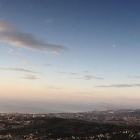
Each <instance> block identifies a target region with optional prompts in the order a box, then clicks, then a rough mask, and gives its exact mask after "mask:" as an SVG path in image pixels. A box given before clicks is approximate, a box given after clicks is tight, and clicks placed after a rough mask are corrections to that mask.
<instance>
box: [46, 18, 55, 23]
mask: <svg viewBox="0 0 140 140" xmlns="http://www.w3.org/2000/svg"><path fill="white" fill-rule="evenodd" d="M53 21H54V19H52V18H50V19H46V20H45V21H44V22H45V23H47V24H48V23H52V22H53Z"/></svg>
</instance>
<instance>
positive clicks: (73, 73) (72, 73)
mask: <svg viewBox="0 0 140 140" xmlns="http://www.w3.org/2000/svg"><path fill="white" fill-rule="evenodd" d="M58 73H60V74H70V75H77V74H78V73H75V72H58Z"/></svg>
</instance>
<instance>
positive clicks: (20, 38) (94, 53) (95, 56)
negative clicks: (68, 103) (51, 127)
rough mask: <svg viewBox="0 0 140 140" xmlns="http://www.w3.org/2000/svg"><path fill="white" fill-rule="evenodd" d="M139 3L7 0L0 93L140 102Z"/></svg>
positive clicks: (1, 22) (2, 16)
mask: <svg viewBox="0 0 140 140" xmlns="http://www.w3.org/2000/svg"><path fill="white" fill-rule="evenodd" d="M139 7H140V0H133V1H132V0H117V1H116V0H104V1H103V0H59V1H58V0H41V1H40V0H1V1H0V49H1V51H0V76H1V79H2V80H1V81H0V84H1V87H0V88H1V93H0V95H1V97H3V98H7V97H8V96H9V97H10V98H14V97H19V98H23V97H24V98H25V99H26V98H28V99H32V98H35V99H36V100H38V98H41V97H42V98H41V99H42V100H44V99H46V100H47V99H48V100H50V101H51V100H56V101H57V99H64V100H73V99H74V98H75V99H77V100H79V99H81V100H84V98H85V97H90V99H92V98H93V99H95V98H99V99H102V98H106V99H110V98H115V99H116V98H117V99H123V98H129V99H136V98H138V99H140V95H139V87H140V73H139V72H140V66H139V62H140V57H139V52H140V28H139V27H140V16H139V15H140V8H139ZM17 83H18V86H17ZM85 102H86V101H85ZM87 102H88V100H87Z"/></svg>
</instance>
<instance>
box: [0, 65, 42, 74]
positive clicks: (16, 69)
mask: <svg viewBox="0 0 140 140" xmlns="http://www.w3.org/2000/svg"><path fill="white" fill-rule="evenodd" d="M0 69H1V70H9V71H18V72H28V73H36V74H42V73H40V72H35V71H31V70H27V69H22V68H3V67H0Z"/></svg>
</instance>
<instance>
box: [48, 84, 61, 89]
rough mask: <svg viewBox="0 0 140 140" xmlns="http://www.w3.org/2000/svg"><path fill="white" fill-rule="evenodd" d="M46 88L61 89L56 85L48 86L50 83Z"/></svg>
mask: <svg viewBox="0 0 140 140" xmlns="http://www.w3.org/2000/svg"><path fill="white" fill-rule="evenodd" d="M46 88H47V89H54V90H55V89H61V88H60V87H56V86H50V85H48V86H46Z"/></svg>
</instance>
